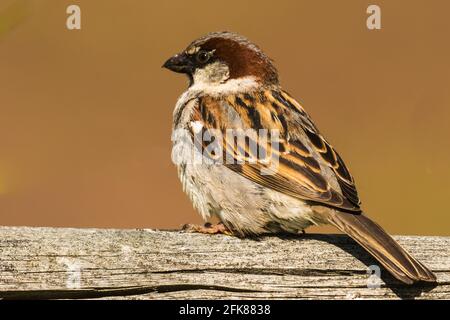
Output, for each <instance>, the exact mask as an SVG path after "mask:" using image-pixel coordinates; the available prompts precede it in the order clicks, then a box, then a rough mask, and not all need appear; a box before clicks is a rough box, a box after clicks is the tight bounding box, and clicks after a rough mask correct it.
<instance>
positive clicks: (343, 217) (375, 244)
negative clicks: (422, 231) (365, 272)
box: [328, 210, 436, 284]
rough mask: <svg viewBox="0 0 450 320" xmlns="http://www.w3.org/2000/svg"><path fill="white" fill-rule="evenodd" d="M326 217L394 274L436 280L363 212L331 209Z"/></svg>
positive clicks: (412, 279) (407, 279) (413, 279)
mask: <svg viewBox="0 0 450 320" xmlns="http://www.w3.org/2000/svg"><path fill="white" fill-rule="evenodd" d="M328 220H329V221H330V223H331V224H333V225H334V226H336V227H337V228H338V229H339V230H341V231H342V232H345V233H346V234H348V235H349V236H350V237H352V238H353V239H354V240H355V241H356V242H358V243H359V244H360V245H361V246H362V247H363V248H364V249H366V250H367V251H368V252H369V253H370V254H371V255H372V256H373V257H374V258H376V259H377V260H378V262H380V263H381V265H383V266H384V267H385V268H386V269H387V270H388V271H389V272H390V273H391V274H392V275H393V276H394V277H396V278H397V279H398V280H400V281H403V282H405V283H407V284H413V283H414V282H419V281H426V282H436V276H435V275H434V274H433V273H432V272H431V271H430V270H429V269H427V267H425V266H424V265H423V264H421V263H420V262H419V261H417V260H416V259H414V258H413V257H412V256H411V255H409V253H407V252H406V251H405V249H403V248H402V247H401V246H400V245H399V244H398V243H397V242H396V241H395V240H394V239H393V238H392V237H391V236H390V235H388V234H387V233H386V232H385V231H384V230H383V229H382V228H381V227H380V226H379V225H378V224H377V223H375V222H374V221H372V220H370V219H369V218H368V217H367V216H365V215H364V214H360V215H353V214H348V213H343V212H337V211H331V210H330V212H329V214H328Z"/></svg>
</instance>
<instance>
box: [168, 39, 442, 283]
mask: <svg viewBox="0 0 450 320" xmlns="http://www.w3.org/2000/svg"><path fill="white" fill-rule="evenodd" d="M163 67H165V68H167V69H169V70H172V71H174V72H178V73H184V74H186V75H187V76H188V78H189V88H188V89H187V90H186V91H185V92H184V93H183V94H182V95H181V97H180V98H179V99H178V102H177V104H176V106H175V110H174V113H173V136H172V140H173V151H172V157H173V160H174V162H175V163H176V165H177V169H178V174H179V177H180V180H181V182H182V184H183V188H184V190H185V192H186V193H187V194H188V195H189V197H190V199H191V201H192V202H193V204H194V207H195V208H196V209H197V210H198V211H199V212H200V214H201V215H202V217H203V219H205V220H207V219H208V218H210V217H212V216H216V217H218V219H219V220H220V221H221V223H220V224H218V225H216V226H211V225H205V226H204V227H193V228H191V229H192V230H195V231H199V232H206V233H217V232H222V233H230V234H235V235H238V236H249V235H260V234H267V233H279V232H289V233H298V232H300V231H303V230H304V229H305V228H307V227H308V226H311V225H320V224H332V225H334V226H335V227H337V228H338V229H339V230H341V231H342V232H345V233H347V234H348V235H349V236H350V237H352V238H353V239H354V240H355V241H356V242H358V243H359V244H360V245H361V246H362V247H364V248H365V249H366V250H367V251H368V252H369V253H370V254H371V255H372V256H374V257H375V258H376V259H377V260H378V261H379V262H380V263H381V264H382V265H383V266H384V267H385V268H386V269H387V270H389V272H390V273H391V274H392V275H393V276H394V277H396V278H397V279H399V280H401V281H403V282H405V283H407V284H412V283H414V282H418V281H428V282H435V281H436V277H435V275H434V274H433V273H432V272H431V271H430V270H428V269H427V268H426V267H425V266H424V265H423V264H421V263H420V262H419V261H417V260H416V259H414V258H413V257H412V256H411V255H409V254H408V253H407V252H406V251H405V250H404V249H403V248H402V247H400V245H399V244H398V243H397V242H395V240H394V239H393V238H392V237H390V236H389V235H388V234H387V233H386V232H385V231H384V230H383V229H382V228H381V227H380V226H379V225H378V224H377V223H375V222H374V221H372V220H371V219H370V218H369V217H368V216H367V215H365V214H364V213H363V212H362V210H361V208H360V200H359V197H358V193H357V191H356V187H355V182H354V179H353V177H352V175H351V174H350V172H349V170H348V168H347V167H346V165H345V164H344V162H343V160H342V158H341V157H340V155H339V154H338V153H337V152H336V150H335V149H334V148H333V147H332V146H331V145H330V143H329V142H328V141H327V140H326V139H325V138H324V137H323V135H322V134H321V133H320V132H319V130H318V129H317V127H316V125H315V124H314V122H313V121H312V119H311V117H310V116H309V115H308V114H307V113H306V111H305V109H304V108H303V107H302V106H301V105H300V104H299V103H298V102H297V101H296V100H295V99H294V98H293V97H292V96H291V95H289V94H288V93H287V92H286V91H284V90H283V89H282V88H281V86H280V83H279V80H278V72H277V70H276V68H275V66H274V65H273V63H272V60H270V59H269V58H268V57H267V56H266V55H265V54H264V53H263V52H262V51H261V49H260V48H259V47H258V46H256V45H255V44H253V43H251V42H250V41H249V40H247V39H246V38H244V37H242V36H240V35H237V34H235V33H231V32H215V33H210V34H208V35H206V36H204V37H201V38H199V39H197V40H195V41H194V42H192V43H191V44H190V45H189V46H188V47H187V49H186V50H184V51H183V52H181V53H179V54H177V55H175V56H173V57H172V58H170V59H169V60H167V61H166V62H165V63H164V65H163ZM230 130H241V131H245V132H257V133H259V132H269V134H268V136H270V137H272V136H275V135H278V138H277V140H276V141H275V140H274V141H272V140H271V141H270V142H268V143H265V144H263V143H262V142H260V140H259V136H257V135H255V134H253V135H252V134H249V135H248V136H247V137H245V139H236V136H232V135H228V133H229V131H230ZM208 131H211V132H212V131H214V132H215V133H216V134H217V133H218V134H222V136H221V139H220V140H219V139H218V138H217V135H212V134H209V138H207V139H205V136H208V134H207V133H208ZM213 137H214V138H213ZM230 137H231V138H230ZM265 141H268V140H267V139H265ZM212 142H215V147H214V148H211V147H210V145H211V144H212ZM251 144H252V145H253V146H254V145H256V146H257V148H256V149H255V148H254V147H253V148H252V147H251ZM255 150H256V151H260V152H262V153H263V154H264V155H265V157H259V156H258V155H257V157H256V160H255V157H254V153H255ZM193 154H194V155H193ZM195 154H200V155H201V161H197V162H196V161H194V160H195V159H194V158H195ZM267 154H271V155H272V156H274V157H271V158H270V159H276V161H275V162H276V166H275V170H268V172H264V170H265V169H269V167H271V164H269V163H268V162H267V161H266V160H267ZM220 157H222V159H221V160H220V161H219V160H218V158H220ZM223 158H226V159H227V161H224V160H223ZM193 159H194V160H193ZM230 159H231V160H232V161H229V160H230ZM263 160H264V161H263ZM269 162H270V161H269Z"/></svg>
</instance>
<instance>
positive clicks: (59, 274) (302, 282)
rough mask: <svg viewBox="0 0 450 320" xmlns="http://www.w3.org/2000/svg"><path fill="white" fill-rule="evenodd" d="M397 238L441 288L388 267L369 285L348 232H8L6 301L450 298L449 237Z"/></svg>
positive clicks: (0, 244) (363, 259) (0, 283)
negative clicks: (400, 276) (243, 235)
mask: <svg viewBox="0 0 450 320" xmlns="http://www.w3.org/2000/svg"><path fill="white" fill-rule="evenodd" d="M396 239H397V240H398V241H399V242H400V243H401V244H402V245H403V246H404V247H405V248H406V249H407V250H408V251H410V252H411V253H412V254H413V255H414V256H415V257H417V258H418V259H419V260H421V261H423V262H424V263H425V264H426V265H427V266H429V267H430V268H431V269H432V270H433V271H434V272H435V273H436V275H437V277H438V285H435V286H423V285H419V286H406V285H403V284H401V283H400V282H398V281H396V280H395V279H393V278H392V277H391V276H390V275H388V274H387V271H385V270H384V269H381V273H382V279H383V280H382V281H381V287H378V288H368V279H369V274H368V272H367V270H368V266H369V265H375V264H376V262H375V261H374V260H373V259H372V258H371V257H370V256H369V255H368V254H366V253H365V252H364V251H363V250H362V249H361V248H360V247H359V246H358V245H357V244H356V243H355V242H353V241H352V240H351V239H349V238H348V237H347V236H344V235H317V234H315V235H313V234H307V235H300V236H298V237H275V236H273V237H264V238H262V239H260V240H252V239H238V238H234V237H229V236H223V235H201V234H190V233H182V232H176V231H155V230H99V229H53V228H16V227H3V228H0V298H3V299H17V298H19V299H21V298H26V299H33V298H39V299H42V298H51V299H57V298H108V299H112V298H126V299H173V298H178V299H222V298H230V299H272V298H277V299H286V298H296V299H297V298H302V299H309V298H313V299H316V298H317V299H365V298H374V299H378V298H381V299H391V298H422V299H436V298H437V299H450V238H446V237H413V236H399V237H396ZM371 279H372V278H371ZM375 279H376V278H375ZM369 283H372V282H369Z"/></svg>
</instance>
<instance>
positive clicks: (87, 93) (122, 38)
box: [0, 0, 450, 235]
mask: <svg viewBox="0 0 450 320" xmlns="http://www.w3.org/2000/svg"><path fill="white" fill-rule="evenodd" d="M373 3H375V4H378V5H379V6H380V7H381V10H382V29H381V30H376V31H370V30H368V29H367V28H366V18H367V14H366V8H367V7H368V5H369V4H373ZM70 4H77V5H79V6H80V7H81V12H82V29H81V30H79V31H69V30H67V28H66V25H65V23H66V18H67V14H66V8H67V6H68V5H70ZM448 12H450V2H444V1H420V2H419V1H414V2H413V1H405V0H402V1H370V2H369V1H361V0H354V1H345V2H344V1H317V0H315V1H312V0H308V1H283V0H280V1H276V2H274V1H258V2H256V1H248V2H246V1H237V0H229V1H225V2H211V1H159V2H156V1H128V0H96V1H88V0H83V1H80V0H79V1H75V0H73V1H66V0H58V1H56V0H53V1H52V0H34V1H33V0H28V1H27V0H0V147H1V149H0V225H27V226H71V227H105V228H106V227H114V228H135V227H137V228H178V227H179V226H180V225H181V224H183V223H187V222H195V223H199V222H201V220H200V217H199V215H198V214H197V213H195V212H194V210H193V209H192V206H191V204H190V202H189V200H188V198H187V197H186V196H185V195H184V193H183V192H182V189H181V185H180V183H179V182H178V178H177V175H176V170H175V167H174V166H173V165H172V163H171V160H170V152H171V141H170V134H171V117H172V110H173V107H174V104H175V102H176V99H177V97H178V96H179V95H180V94H181V93H182V91H184V90H185V88H186V86H187V82H186V79H185V78H184V77H182V76H179V75H175V74H173V73H170V72H168V71H167V70H163V69H161V65H162V63H163V62H164V61H165V60H166V59H167V58H168V57H170V56H171V55H172V54H174V53H176V52H178V51H180V50H182V49H184V47H185V46H186V45H187V44H188V43H189V42H190V41H191V40H193V39H195V38H197V37H199V36H201V35H203V34H205V33H207V32H210V31H217V30H231V31H235V32H238V33H241V34H243V35H245V36H247V37H249V38H250V39H251V40H252V41H254V42H256V43H257V44H259V45H260V46H261V47H262V48H263V50H265V51H266V53H267V54H268V55H269V56H271V57H272V58H273V59H274V60H275V62H276V65H277V67H278V69H279V71H280V75H281V81H282V84H283V86H284V88H285V89H286V90H288V91H289V92H290V93H291V94H293V95H294V96H295V97H297V98H298V99H299V100H300V101H301V102H302V103H303V105H304V106H305V108H306V109H307V110H308V111H309V113H310V114H311V115H312V117H313V119H315V121H316V123H317V125H318V127H319V128H320V129H321V131H322V133H324V134H325V136H326V137H328V139H329V140H330V141H331V142H332V143H333V144H334V146H335V147H336V148H337V149H338V150H339V152H340V153H341V155H342V156H343V157H344V159H345V161H346V163H347V164H348V166H349V167H350V169H351V171H352V173H353V175H354V176H355V178H356V182H357V186H358V189H359V192H360V196H361V199H362V201H363V208H364V209H365V211H366V212H367V213H368V214H369V215H371V216H372V217H374V218H375V220H377V221H378V222H379V223H380V224H382V225H383V226H385V227H386V228H387V230H388V231H390V232H392V233H396V234H418V235H425V234H426V235H450V210H449V204H448V202H447V200H448V198H449V197H450V166H449V164H450V108H449V106H450V90H449V89H450V59H449V57H450V42H449V40H448V39H449V34H450V32H449V31H450V20H449V19H448ZM330 230H331V229H328V228H314V229H313V231H314V232H322V231H330Z"/></svg>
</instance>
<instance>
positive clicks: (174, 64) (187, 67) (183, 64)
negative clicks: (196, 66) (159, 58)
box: [162, 53, 193, 73]
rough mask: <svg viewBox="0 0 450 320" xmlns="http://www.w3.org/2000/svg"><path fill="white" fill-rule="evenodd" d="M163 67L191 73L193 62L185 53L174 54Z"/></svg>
mask: <svg viewBox="0 0 450 320" xmlns="http://www.w3.org/2000/svg"><path fill="white" fill-rule="evenodd" d="M162 67H163V68H166V69H169V70H171V71H173V72H178V73H191V72H192V71H193V63H192V61H191V59H189V57H188V55H187V54H185V53H179V54H176V55H174V56H173V57H172V58H170V59H169V60H167V61H166V62H165V63H164V64H163V66H162Z"/></svg>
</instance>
